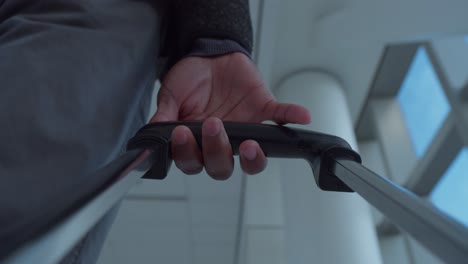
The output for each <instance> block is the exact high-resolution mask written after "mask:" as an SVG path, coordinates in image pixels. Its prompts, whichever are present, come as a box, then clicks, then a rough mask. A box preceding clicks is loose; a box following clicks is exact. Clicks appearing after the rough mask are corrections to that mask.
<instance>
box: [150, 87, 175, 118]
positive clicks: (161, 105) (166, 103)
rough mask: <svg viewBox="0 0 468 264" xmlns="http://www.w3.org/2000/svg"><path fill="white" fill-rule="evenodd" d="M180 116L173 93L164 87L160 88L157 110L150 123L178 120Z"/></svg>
mask: <svg viewBox="0 0 468 264" xmlns="http://www.w3.org/2000/svg"><path fill="white" fill-rule="evenodd" d="M178 117H179V107H178V106H177V103H176V101H175V100H174V98H173V97H172V95H171V94H170V93H169V92H167V91H165V90H163V89H161V90H159V92H158V103H157V110H156V113H155V114H154V116H153V117H152V118H151V120H150V123H154V122H167V121H177V120H178Z"/></svg>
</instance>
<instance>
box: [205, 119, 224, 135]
mask: <svg viewBox="0 0 468 264" xmlns="http://www.w3.org/2000/svg"><path fill="white" fill-rule="evenodd" d="M220 131H221V121H220V120H219V119H212V120H210V121H208V122H207V123H206V125H205V132H206V135H207V136H210V137H214V136H217V135H218V134H219V132H220Z"/></svg>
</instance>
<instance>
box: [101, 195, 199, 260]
mask: <svg viewBox="0 0 468 264" xmlns="http://www.w3.org/2000/svg"><path fill="white" fill-rule="evenodd" d="M190 246H191V245H190V234H189V218H188V210H187V203H186V202H185V201H178V202H171V201H169V202H168V201H164V202H159V201H154V200H125V201H124V202H123V204H122V206H121V208H120V210H119V213H118V216H117V218H116V220H115V222H114V224H113V226H112V229H111V231H110V233H109V236H108V238H107V241H106V243H105V245H104V248H103V251H102V254H101V258H100V260H99V264H108V263H109V264H110V263H112V264H120V263H122V264H124V263H125V264H128V263H138V264H140V263H142V264H144V263H181V264H185V263H190V259H191V257H192V255H191V251H190V250H191V248H190Z"/></svg>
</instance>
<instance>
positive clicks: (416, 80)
mask: <svg viewBox="0 0 468 264" xmlns="http://www.w3.org/2000/svg"><path fill="white" fill-rule="evenodd" d="M397 97H398V102H399V104H400V109H401V112H402V114H403V118H404V120H405V123H406V126H407V128H408V132H409V135H410V138H411V141H412V143H413V148H414V151H415V153H416V156H417V157H418V158H420V157H422V156H423V155H424V153H425V152H426V150H427V147H428V146H429V145H430V143H431V142H432V140H433V138H434V136H435V135H436V133H437V131H438V130H439V128H440V126H441V125H442V123H443V122H444V120H445V118H446V117H447V114H448V113H449V111H450V106H449V104H448V101H447V98H446V97H445V94H444V92H443V90H442V86H441V84H440V81H439V79H438V78H437V75H436V73H435V71H434V68H433V67H432V64H431V62H430V60H429V57H428V55H427V53H426V50H425V49H424V48H422V47H421V48H419V49H418V51H417V52H416V55H415V57H414V60H413V62H412V64H411V66H410V69H409V71H408V73H407V75H406V77H405V80H404V81H403V84H402V86H401V88H400V90H399V92H398V95H397Z"/></svg>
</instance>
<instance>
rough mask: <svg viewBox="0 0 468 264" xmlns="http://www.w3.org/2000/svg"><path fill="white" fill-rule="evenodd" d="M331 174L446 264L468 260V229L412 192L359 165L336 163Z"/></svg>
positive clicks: (344, 162) (338, 160)
mask: <svg viewBox="0 0 468 264" xmlns="http://www.w3.org/2000/svg"><path fill="white" fill-rule="evenodd" d="M334 174H335V175H336V176H337V177H338V178H340V179H341V180H342V181H343V182H345V183H346V185H348V186H349V187H350V188H351V189H353V190H354V191H356V192H357V193H358V194H359V195H360V196H362V197H363V198H364V199H366V200H367V201H368V202H369V203H370V204H372V205H374V206H375V207H376V208H377V209H379V210H380V211H381V212H382V213H383V214H384V215H385V216H387V217H388V218H389V219H391V220H392V221H393V222H394V223H395V224H397V225H398V226H399V227H400V228H402V229H403V230H405V231H406V232H408V233H409V234H410V235H411V236H412V237H414V238H415V239H416V240H418V241H419V242H420V243H421V244H423V245H424V246H425V247H427V248H428V249H429V250H431V251H432V252H433V253H434V254H435V255H437V256H439V257H440V258H441V259H442V260H444V261H445V262H446V263H462V262H466V261H468V230H467V228H466V227H464V226H463V225H461V224H460V223H458V222H456V221H454V220H453V219H451V218H450V217H448V216H446V215H445V214H444V213H442V212H441V211H440V210H438V209H437V208H436V207H434V206H433V205H431V204H429V203H427V202H425V201H423V200H422V199H421V198H419V197H417V196H416V195H414V194H413V193H412V192H410V191H408V190H406V189H404V188H402V187H400V186H399V185H397V184H395V183H393V182H391V181H389V180H387V179H385V178H383V177H380V176H379V175H377V174H375V173H374V172H372V171H370V170H369V169H367V168H365V167H364V166H362V165H361V164H359V163H356V162H353V161H349V160H340V159H337V160H335V166H334Z"/></svg>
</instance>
